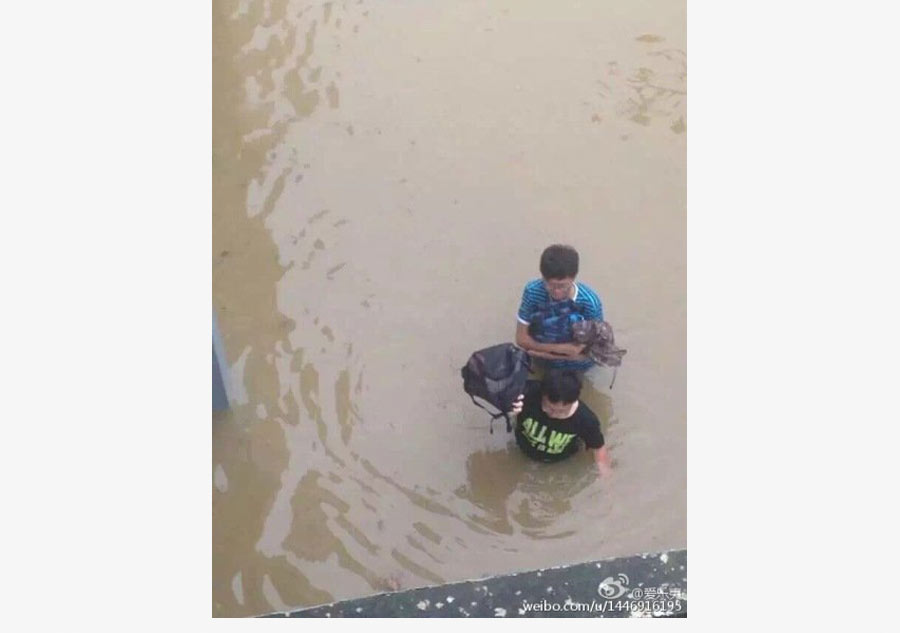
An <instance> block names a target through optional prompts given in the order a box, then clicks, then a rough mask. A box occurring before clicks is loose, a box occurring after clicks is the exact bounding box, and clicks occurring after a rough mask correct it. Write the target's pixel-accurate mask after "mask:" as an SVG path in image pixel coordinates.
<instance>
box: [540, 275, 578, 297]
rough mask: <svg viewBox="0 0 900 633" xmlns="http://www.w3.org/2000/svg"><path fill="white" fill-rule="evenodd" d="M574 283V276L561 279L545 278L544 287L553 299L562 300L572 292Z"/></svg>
mask: <svg viewBox="0 0 900 633" xmlns="http://www.w3.org/2000/svg"><path fill="white" fill-rule="evenodd" d="M574 283H575V278H574V277H565V278H563V279H545V280H544V288H546V289H547V292H548V293H549V295H550V298H551V299H553V300H554V301H562V300H563V299H568V298H569V293H571V292H572V285H573V284H574Z"/></svg>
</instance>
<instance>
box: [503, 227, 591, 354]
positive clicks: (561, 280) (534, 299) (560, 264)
mask: <svg viewBox="0 0 900 633" xmlns="http://www.w3.org/2000/svg"><path fill="white" fill-rule="evenodd" d="M540 269H541V277H542V279H535V280H533V281H529V282H528V283H527V284H525V290H524V291H523V292H522V303H521V305H520V306H519V314H518V323H517V324H516V345H518V346H519V347H521V348H522V349H524V350H525V351H527V352H528V353H529V354H530V355H531V356H532V357H533V358H540V359H543V362H544V363H546V366H547V367H548V368H551V369H571V370H575V371H586V370H588V369H590V368H591V367H592V366H593V364H594V363H593V361H591V359H590V358H588V357H587V356H586V355H584V354H582V348H583V347H584V346H583V345H578V344H576V343H539V342H537V341H536V340H534V338H532V337H531V335H530V334H529V333H528V326H529V325H530V323H531V319H532V317H533V316H534V315H535V313H536V312H537V311H538V310H540V309H542V308H543V307H546V306H547V305H549V304H553V303H556V302H562V301H567V300H570V299H571V300H572V301H573V302H574V303H575V306H576V309H577V310H578V311H579V312H580V313H581V315H582V316H583V317H584V318H585V319H588V320H594V319H599V320H601V321H602V320H603V304H602V303H600V297H598V296H597V293H596V292H594V291H593V290H592V289H591V288H590V287H589V286H588V285H587V284H584V283H582V282H576V281H575V277H576V276H577V275H578V251H576V250H575V249H574V248H572V247H571V246H565V245H562V244H554V245H553V246H548V247H547V248H546V249H544V252H543V253H542V254H541V265H540Z"/></svg>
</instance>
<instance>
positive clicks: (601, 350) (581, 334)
mask: <svg viewBox="0 0 900 633" xmlns="http://www.w3.org/2000/svg"><path fill="white" fill-rule="evenodd" d="M572 338H573V340H574V341H575V342H576V343H584V344H585V346H586V347H585V349H584V353H585V354H586V355H587V356H588V357H590V359H591V360H593V361H594V362H595V363H597V364H598V365H606V366H607V367H618V366H619V365H621V364H622V357H623V356H624V355H625V353H626V352H627V351H628V350H625V349H622V348H621V347H618V346H617V345H616V338H615V336H614V335H613V329H612V326H611V325H610V324H609V323H607V322H606V321H578V322H577V323H573V324H572Z"/></svg>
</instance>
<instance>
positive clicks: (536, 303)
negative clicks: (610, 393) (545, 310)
mask: <svg viewBox="0 0 900 633" xmlns="http://www.w3.org/2000/svg"><path fill="white" fill-rule="evenodd" d="M572 300H573V301H574V302H575V305H576V306H577V307H578V310H579V311H580V312H581V314H582V315H584V318H585V319H590V320H594V319H598V320H600V321H602V320H603V304H602V303H601V302H600V297H598V296H597V293H596V292H594V291H593V290H592V289H591V288H590V287H589V286H588V285H587V284H584V283H581V282H580V281H576V282H575V297H574V298H573V299H572ZM551 302H552V299H551V298H550V293H549V292H547V288H545V287H544V281H543V279H534V280H532V281H529V282H528V283H527V284H525V290H523V291H522V303H521V305H519V314H518V318H519V323H522V324H524V325H528V324H529V318H530V317H531V315H532V314H534V313H535V312H537V310H538V309H539V308H540V307H541V306H543V305H545V304H548V303H551ZM544 362H545V363H547V365H548V366H549V367H552V368H554V369H574V370H577V371H584V370H586V369H590V368H591V367H592V366H593V365H594V363H593V362H592V361H572V360H545V361H544Z"/></svg>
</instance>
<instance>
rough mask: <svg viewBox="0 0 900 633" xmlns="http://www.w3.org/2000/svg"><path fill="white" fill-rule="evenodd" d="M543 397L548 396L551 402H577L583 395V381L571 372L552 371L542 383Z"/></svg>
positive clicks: (563, 370)
mask: <svg viewBox="0 0 900 633" xmlns="http://www.w3.org/2000/svg"><path fill="white" fill-rule="evenodd" d="M541 395H544V396H547V399H548V400H549V401H550V402H562V403H564V404H569V403H570V402H575V401H576V400H578V396H579V395H581V380H579V378H578V375H577V374H576V373H575V372H573V371H571V370H568V369H550V370H548V371H547V373H546V374H545V375H544V379H543V380H542V381H541Z"/></svg>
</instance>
